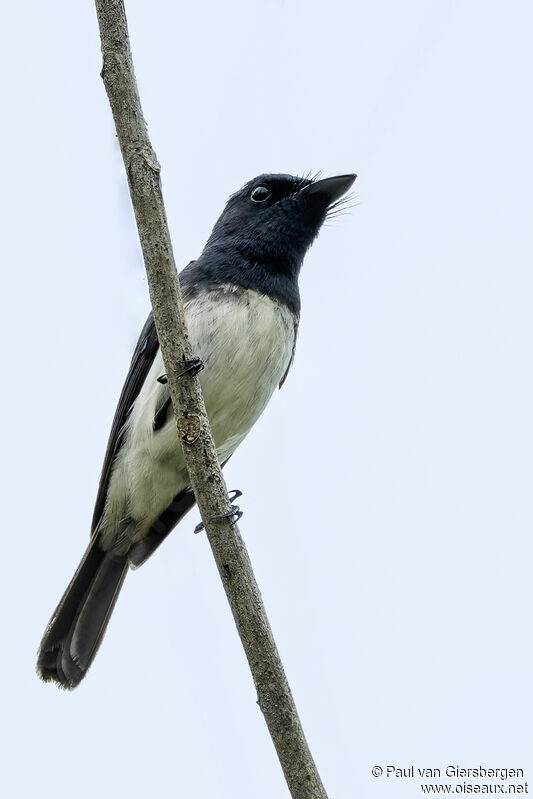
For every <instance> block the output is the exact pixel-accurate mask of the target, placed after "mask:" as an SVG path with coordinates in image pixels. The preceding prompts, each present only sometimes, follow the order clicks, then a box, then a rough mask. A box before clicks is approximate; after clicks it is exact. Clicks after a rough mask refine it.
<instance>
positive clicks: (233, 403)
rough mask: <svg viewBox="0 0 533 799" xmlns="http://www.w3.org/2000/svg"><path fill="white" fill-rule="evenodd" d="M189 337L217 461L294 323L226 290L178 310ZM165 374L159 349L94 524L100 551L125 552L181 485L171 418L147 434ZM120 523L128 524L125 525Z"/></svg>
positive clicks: (266, 304) (251, 297)
mask: <svg viewBox="0 0 533 799" xmlns="http://www.w3.org/2000/svg"><path fill="white" fill-rule="evenodd" d="M185 316H186V319H187V326H188V330H189V338H190V340H191V345H192V349H193V352H194V353H195V355H198V356H199V357H200V358H201V359H202V361H203V363H204V366H205V368H204V370H203V371H202V372H201V373H200V375H199V377H200V383H201V385H202V391H203V395H204V399H205V404H206V408H207V413H208V416H209V420H210V422H211V428H212V431H213V436H214V439H215V444H216V447H217V453H218V458H219V461H220V462H223V461H225V460H226V459H227V458H229V456H230V455H231V454H232V453H233V452H234V450H235V449H236V447H237V446H238V445H239V444H240V443H241V441H242V440H243V438H244V437H245V436H246V434H247V433H248V431H249V430H250V428H251V427H252V426H253V424H254V423H255V421H256V420H257V418H258V417H259V416H260V414H261V413H262V412H263V410H264V408H265V406H266V404H267V402H268V400H269V399H270V397H271V396H272V393H273V391H274V389H275V388H276V386H277V385H278V383H279V382H280V380H281V378H282V377H283V375H284V373H285V371H286V369H287V367H288V365H289V361H290V358H291V353H292V348H293V344H294V335H295V330H294V321H293V317H292V314H291V313H290V311H289V310H288V309H287V308H286V307H285V306H284V305H281V304H280V303H278V302H276V301H274V300H270V299H268V298H267V297H265V296H264V295H260V294H258V293H257V292H255V291H252V290H243V289H239V290H238V293H236V292H235V289H234V288H233V287H231V286H227V287H223V288H222V289H218V290H217V291H216V292H213V293H211V294H207V295H204V296H202V297H197V298H195V299H193V300H191V301H190V302H188V303H187V304H186V306H185ZM164 372H165V369H164V366H163V361H162V358H161V353H160V351H158V353H157V355H156V357H155V359H154V363H153V364H152V367H151V369H150V372H149V373H148V376H147V379H146V380H145V382H144V384H143V387H142V389H141V391H140V393H139V396H138V398H137V400H136V401H135V405H134V407H133V410H132V412H131V414H130V417H129V420H128V432H127V434H126V438H125V441H124V444H123V445H122V448H121V450H120V452H119V454H118V455H117V458H116V460H115V463H114V466H113V470H112V473H111V478H110V482H109V490H108V495H107V502H106V507H105V510H104V514H103V517H102V522H101V525H100V532H101V533H102V535H103V537H104V546H105V547H106V548H107V547H109V546H111V545H114V546H116V545H117V544H119V543H120V545H121V547H122V548H124V549H125V550H127V549H128V548H129V546H130V545H131V544H132V543H133V542H134V541H136V540H138V539H140V538H142V537H143V536H144V535H146V533H147V532H148V529H149V528H150V526H151V524H152V523H153V522H154V521H155V520H156V519H157V518H158V516H159V515H160V514H161V513H162V512H163V511H164V510H165V509H166V508H167V507H168V506H169V504H170V502H171V501H172V499H173V498H174V497H175V496H176V494H178V493H179V492H180V491H182V490H183V489H184V488H186V487H187V485H188V478H187V471H186V468H185V464H184V461H183V455H182V451H181V445H180V443H179V441H178V438H177V434H176V428H175V423H174V419H173V416H172V413H171V412H170V411H169V414H168V420H167V423H166V424H165V425H164V427H162V428H161V429H159V430H157V431H156V432H154V431H153V421H154V415H155V412H156V410H157V408H158V407H159V406H160V404H161V402H162V399H163V398H164V397H166V396H168V391H167V389H166V387H165V386H162V385H161V384H160V383H158V382H157V378H158V377H160V376H161V375H162V374H164ZM126 519H130V520H131V523H128V524H127V525H125V524H124V521H125V520H126Z"/></svg>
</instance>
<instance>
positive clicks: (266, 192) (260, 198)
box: [250, 186, 272, 203]
mask: <svg viewBox="0 0 533 799" xmlns="http://www.w3.org/2000/svg"><path fill="white" fill-rule="evenodd" d="M271 194H272V192H271V191H270V189H269V188H268V186H256V187H255V189H254V190H253V192H252V193H251V194H250V199H251V200H252V202H254V203H264V202H266V201H267V200H268V198H269V197H270V195H271Z"/></svg>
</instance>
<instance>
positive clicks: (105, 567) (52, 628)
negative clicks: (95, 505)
mask: <svg viewBox="0 0 533 799" xmlns="http://www.w3.org/2000/svg"><path fill="white" fill-rule="evenodd" d="M127 569H128V558H127V556H126V555H117V554H115V553H112V552H104V551H103V550H102V549H101V547H100V545H99V539H98V536H93V538H92V539H91V542H90V544H89V547H88V548H87V550H86V552H85V554H84V556H83V558H82V559H81V563H80V565H79V566H78V569H77V571H76V573H75V575H74V577H73V578H72V580H71V581H70V584H69V586H68V588H67V590H66V591H65V593H64V594H63V597H62V598H61V601H60V602H59V605H58V606H57V608H56V610H55V612H54V615H53V616H52V619H51V621H50V624H49V625H48V627H47V629H46V632H45V634H44V636H43V640H42V641H41V645H40V647H39V654H38V658H37V673H38V674H39V676H40V677H41V678H42V679H43V680H45V682H49V681H54V682H57V683H58V684H59V685H60V686H61V687H63V688H75V687H76V685H78V683H79V682H80V681H81V680H82V679H83V677H84V676H85V674H86V672H87V669H88V668H89V666H90V665H91V663H92V661H93V658H94V656H95V654H96V652H97V650H98V647H99V645H100V642H101V640H102V636H103V634H104V632H105V629H106V626H107V622H108V621H109V616H110V615H111V611H112V610H113V607H114V605H115V602H116V599H117V596H118V594H119V591H120V589H121V587H122V583H123V581H124V578H125V576H126V572H127Z"/></svg>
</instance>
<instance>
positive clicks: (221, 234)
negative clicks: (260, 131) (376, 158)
mask: <svg viewBox="0 0 533 799" xmlns="http://www.w3.org/2000/svg"><path fill="white" fill-rule="evenodd" d="M355 177H356V176H355V175H340V176H338V177H333V178H325V179H323V180H315V179H310V178H299V177H293V176H292V175H270V174H266V175H260V176H259V177H257V178H254V179H253V180H251V181H249V182H248V183H246V185H245V186H243V188H242V189H240V191H238V192H236V193H235V194H233V195H232V196H231V197H230V198H229V200H228V202H227V204H226V207H225V208H224V211H223V212H222V215H221V216H220V218H219V219H218V221H217V223H216V225H215V227H214V228H213V232H212V233H211V236H210V237H209V240H208V242H207V244H206V246H205V249H204V251H203V253H202V256H201V258H200V259H199V262H197V264H198V266H199V267H202V268H204V269H206V271H208V272H209V273H210V274H209V278H210V281H209V282H213V278H215V277H216V279H217V280H218V281H220V282H223V281H230V282H233V283H237V284H238V285H241V286H244V287H245V288H255V289H257V290H259V291H262V292H263V293H267V294H269V295H270V296H275V297H277V298H278V299H281V300H282V301H284V302H286V303H287V304H288V305H289V306H291V307H293V308H294V310H298V308H299V299H298V286H297V278H298V274H299V271H300V267H301V265H302V261H303V258H304V255H305V253H306V251H307V249H308V248H309V247H310V245H311V244H312V242H313V240H314V239H315V237H316V235H317V234H318V231H319V230H320V227H321V226H322V223H323V222H324V220H325V218H326V215H327V213H328V211H329V210H330V209H331V208H332V207H333V206H335V204H336V203H337V202H338V201H339V199H340V198H341V197H342V196H343V195H344V194H345V193H346V192H347V191H348V189H349V188H350V186H351V185H352V183H353V182H354V180H355ZM200 262H201V263H200ZM215 273H216V274H215ZM205 277H206V278H207V277H208V275H207V274H206V275H205Z"/></svg>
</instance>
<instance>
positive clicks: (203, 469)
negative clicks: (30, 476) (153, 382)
mask: <svg viewBox="0 0 533 799" xmlns="http://www.w3.org/2000/svg"><path fill="white" fill-rule="evenodd" d="M96 13H97V16H98V24H99V26H100V37H101V44H102V55H103V69H102V78H103V80H104V84H105V88H106V91H107V95H108V98H109V102H110V105H111V110H112V112H113V118H114V120H115V126H116V129H117V135H118V140H119V143H120V149H121V151H122V157H123V159H124V165H125V167H126V173H127V176H128V183H129V187H130V194H131V200H132V203H133V207H134V210H135V217H136V220H137V227H138V230H139V238H140V241H141V246H142V251H143V255H144V262H145V265H146V272H147V275H148V286H149V289H150V298H151V301H152V308H153V312H154V320H155V325H156V329H157V334H158V337H159V342H160V345H161V352H162V355H163V361H164V364H165V370H166V375H167V379H168V387H169V389H170V396H171V399H172V405H173V408H174V414H175V417H176V424H177V426H178V430H181V431H183V430H184V429H186V428H187V425H185V419H186V418H187V419H188V421H189V423H190V418H191V416H196V417H198V418H197V419H196V422H197V428H198V427H199V431H198V435H197V437H196V438H195V439H194V441H193V442H192V443H187V442H188V441H189V440H190V438H194V437H193V436H190V437H189V438H187V437H186V436H184V435H181V436H180V438H181V441H182V446H183V452H184V457H185V462H186V464H187V468H188V470H189V476H190V481H191V486H192V488H193V490H194V494H195V497H196V502H197V503H198V507H199V509H200V514H201V516H202V520H203V522H204V525H205V529H206V533H207V537H208V539H209V543H210V545H211V548H212V550H213V555H214V557H215V561H216V564H217V567H218V571H219V574H220V577H221V579H222V583H223V585H224V589H225V591H226V595H227V597H228V601H229V603H230V606H231V610H232V613H233V617H234V619H235V623H236V625H237V629H238V632H239V635H240V638H241V641H242V644H243V647H244V650H245V652H246V657H247V658H248V663H249V664H250V669H251V672H252V676H253V679H254V682H255V686H256V689H257V695H258V703H259V707H260V708H261V710H262V712H263V715H264V717H265V720H266V723H267V725H268V729H269V731H270V735H271V736H272V740H273V742H274V746H275V747H276V751H277V753H278V757H279V760H280V763H281V766H282V768H283V772H284V774H285V779H286V780H287V784H288V787H289V790H290V793H291V796H292V797H293V799H327V795H326V792H325V790H324V787H323V785H322V782H321V780H320V777H319V775H318V772H317V770H316V767H315V764H314V762H313V758H312V756H311V753H310V751H309V747H308V745H307V742H306V740H305V736H304V733H303V730H302V727H301V724H300V720H299V718H298V713H297V711H296V707H295V704H294V700H293V698H292V694H291V691H290V688H289V685H288V683H287V679H286V677H285V673H284V671H283V665H282V663H281V660H280V657H279V654H278V651H277V648H276V644H275V642H274V639H273V637H272V632H271V630H270V625H269V623H268V619H267V616H266V613H265V608H264V606H263V602H262V599H261V594H260V592H259V588H258V586H257V583H256V581H255V577H254V574H253V571H252V567H251V564H250V560H249V558H248V553H247V551H246V548H245V546H244V543H243V540H242V538H241V536H240V534H239V530H238V528H237V525H236V524H234V525H232V524H231V520H230V519H229V518H219V519H217V520H213V516H220V515H222V514H225V513H227V512H228V511H229V510H230V502H229V500H228V495H227V490H226V485H225V483H224V479H223V477H222V474H221V471H220V467H219V464H218V459H217V455H216V449H215V444H214V441H213V436H212V434H211V429H210V426H209V421H208V419H207V415H206V410H205V405H204V401H203V397H202V394H201V391H200V383H199V380H198V378H197V377H196V376H193V375H192V376H191V375H189V376H187V377H186V378H181V379H178V376H179V374H180V372H182V371H183V362H184V361H188V360H191V358H192V356H193V353H192V351H191V346H190V343H189V340H188V338H187V330H186V326H185V318H184V313H183V303H182V298H181V292H180V287H179V282H178V275H177V272H176V266H175V263H174V256H173V253H172V244H171V241H170V234H169V231H168V225H167V219H166V214H165V207H164V204H163V197H162V193H161V183H160V167H159V164H158V162H157V158H156V156H155V153H154V150H153V148H152V145H151V144H150V141H149V139H148V133H147V129H146V124H145V121H144V118H143V114H142V109H141V103H140V99H139V94H138V91H137V84H136V81H135V75H134V71H133V61H132V56H131V50H130V45H129V39H128V29H127V22H126V14H125V10H124V4H123V2H122V0H96ZM198 422H199V423H200V424H199V425H198ZM189 429H190V426H189Z"/></svg>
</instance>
